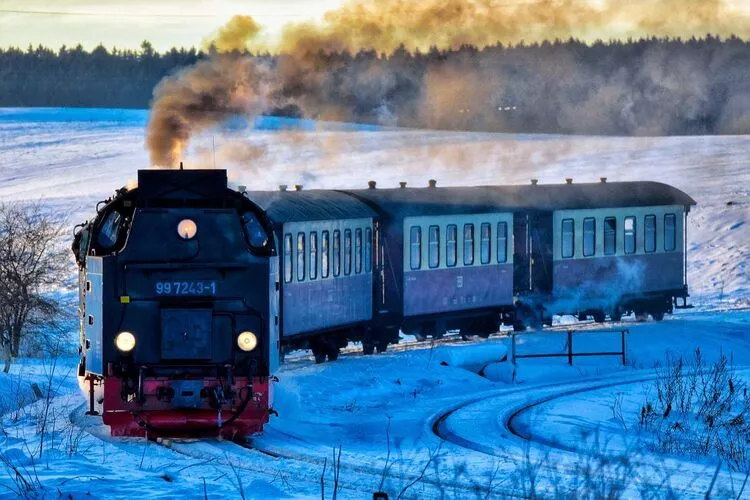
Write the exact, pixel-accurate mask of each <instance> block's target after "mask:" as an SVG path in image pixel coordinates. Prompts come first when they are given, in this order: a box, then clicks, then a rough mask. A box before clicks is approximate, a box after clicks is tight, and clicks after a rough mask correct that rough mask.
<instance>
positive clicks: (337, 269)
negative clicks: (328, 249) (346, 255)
mask: <svg viewBox="0 0 750 500" xmlns="http://www.w3.org/2000/svg"><path fill="white" fill-rule="evenodd" d="M340 274H341V231H339V230H338V229H337V230H335V231H334V232H333V275H334V276H339V275H340Z"/></svg>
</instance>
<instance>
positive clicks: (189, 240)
mask: <svg viewBox="0 0 750 500" xmlns="http://www.w3.org/2000/svg"><path fill="white" fill-rule="evenodd" d="M269 228H270V222H269V221H268V220H267V219H266V216H265V214H264V213H263V212H262V211H261V210H259V209H258V207H257V206H256V205H254V204H253V203H252V202H251V201H249V200H248V199H247V198H246V197H244V196H242V195H241V194H239V193H238V192H236V191H234V190H231V189H228V188H227V177H226V171H221V170H208V171H205V170H192V171H188V170H185V171H161V170H142V171H140V172H139V176H138V188H136V189H132V190H127V189H125V188H123V189H121V190H119V191H118V192H117V193H116V195H115V196H114V197H113V198H111V199H109V200H107V201H106V202H103V203H101V204H100V205H99V206H98V207H97V214H96V217H95V218H94V219H93V220H92V221H91V222H88V223H86V224H83V225H81V226H80V227H79V228H78V230H77V233H76V235H75V239H74V243H73V251H74V253H75V255H76V258H77V261H78V264H79V267H80V280H79V282H80V315H81V362H80V366H79V372H78V374H79V377H80V378H81V379H82V381H83V382H84V383H85V387H86V388H87V390H88V391H89V395H90V411H91V412H99V411H101V412H102V415H103V420H104V423H105V424H107V425H110V426H111V432H112V434H113V435H128V436H144V435H147V434H148V435H150V436H159V435H169V434H170V433H173V432H177V433H183V432H186V431H188V430H189V431H193V432H197V433H201V432H202V433H206V434H209V435H217V434H221V435H225V436H241V435H247V434H251V433H254V432H257V431H260V430H261V429H262V426H263V424H264V423H265V422H267V421H268V416H269V412H270V408H269V397H270V387H269V382H270V380H271V375H272V373H273V371H274V370H275V368H276V365H277V363H278V353H279V336H278V326H277V321H278V311H277V304H278V301H277V290H276V288H275V284H276V278H275V276H276V274H277V267H276V263H277V259H276V257H275V256H276V250H275V248H276V243H275V241H274V240H273V239H272V234H271V233H270V231H269Z"/></svg>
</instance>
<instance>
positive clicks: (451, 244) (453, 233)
mask: <svg viewBox="0 0 750 500" xmlns="http://www.w3.org/2000/svg"><path fill="white" fill-rule="evenodd" d="M457 253H458V227H456V225H455V224H450V225H449V226H448V227H447V228H446V231H445V265H446V266H448V267H455V265H456V254H457Z"/></svg>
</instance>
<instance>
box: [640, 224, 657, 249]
mask: <svg viewBox="0 0 750 500" xmlns="http://www.w3.org/2000/svg"><path fill="white" fill-rule="evenodd" d="M643 233H644V234H643V250H644V251H646V252H647V253H652V252H655V251H656V216H655V215H647V216H646V217H645V219H644V220H643Z"/></svg>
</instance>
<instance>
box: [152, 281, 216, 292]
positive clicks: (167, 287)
mask: <svg viewBox="0 0 750 500" xmlns="http://www.w3.org/2000/svg"><path fill="white" fill-rule="evenodd" d="M154 290H155V291H156V295H168V296H183V295H185V296H190V295H203V296H211V295H216V281H213V280H200V281H199V280H188V281H157V282H156V285H155V287H154Z"/></svg>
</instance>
